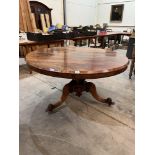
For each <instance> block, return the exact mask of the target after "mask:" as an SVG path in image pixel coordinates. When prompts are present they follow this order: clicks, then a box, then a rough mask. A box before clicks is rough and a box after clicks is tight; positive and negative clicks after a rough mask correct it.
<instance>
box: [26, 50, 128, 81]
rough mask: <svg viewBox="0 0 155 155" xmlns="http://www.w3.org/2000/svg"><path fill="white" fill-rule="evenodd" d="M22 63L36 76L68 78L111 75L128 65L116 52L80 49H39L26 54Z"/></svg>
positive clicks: (126, 60) (125, 59)
mask: <svg viewBox="0 0 155 155" xmlns="http://www.w3.org/2000/svg"><path fill="white" fill-rule="evenodd" d="M26 61H27V64H28V65H29V67H30V68H32V70H35V71H37V72H39V73H42V74H45V75H50V76H56V77H62V78H69V79H95V78H102V77H108V76H113V75H116V74H119V73H121V72H123V71H124V70H125V69H126V68H127V66H128V59H127V58H126V57H123V56H121V55H120V54H119V53H118V52H114V51H112V52H105V50H104V49H94V48H82V47H53V48H45V49H39V50H36V51H33V52H30V53H29V54H27V55H26Z"/></svg>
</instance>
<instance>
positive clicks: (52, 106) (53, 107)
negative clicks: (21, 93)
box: [46, 104, 55, 112]
mask: <svg viewBox="0 0 155 155" xmlns="http://www.w3.org/2000/svg"><path fill="white" fill-rule="evenodd" d="M54 109H55V106H54V105H53V104H49V105H48V107H47V109H46V112H52V111H53V110H54Z"/></svg>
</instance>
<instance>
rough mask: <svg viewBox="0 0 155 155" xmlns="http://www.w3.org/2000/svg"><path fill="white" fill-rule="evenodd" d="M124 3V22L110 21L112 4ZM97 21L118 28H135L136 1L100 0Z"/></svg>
mask: <svg viewBox="0 0 155 155" xmlns="http://www.w3.org/2000/svg"><path fill="white" fill-rule="evenodd" d="M115 4H124V10H123V18H122V22H119V23H116V22H111V21H110V13H111V5H115ZM97 8H98V9H97V21H96V22H97V23H99V24H101V25H102V24H103V23H108V25H109V26H110V27H111V28H113V29H115V30H116V29H117V30H121V29H126V28H133V27H134V26H135V1H134V0H98V5H97Z"/></svg>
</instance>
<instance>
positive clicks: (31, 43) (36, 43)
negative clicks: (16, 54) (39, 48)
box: [19, 39, 64, 46]
mask: <svg viewBox="0 0 155 155" xmlns="http://www.w3.org/2000/svg"><path fill="white" fill-rule="evenodd" d="M62 41H64V39H60V40H52V41H46V42H43V41H31V40H19V46H24V45H38V44H48V43H57V42H62Z"/></svg>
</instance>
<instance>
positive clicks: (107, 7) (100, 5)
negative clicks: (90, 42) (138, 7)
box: [35, 0, 135, 31]
mask: <svg viewBox="0 0 155 155" xmlns="http://www.w3.org/2000/svg"><path fill="white" fill-rule="evenodd" d="M35 1H39V2H42V3H44V4H45V5H47V6H48V7H49V8H52V9H53V10H52V22H53V24H54V25H55V24H57V23H62V24H63V23H64V20H63V0H35ZM114 4H124V11H123V19H122V22H121V23H112V22H110V13H111V5H114ZM66 17H67V18H66V22H67V24H68V25H69V26H79V25H83V26H85V25H95V24H101V25H102V24H103V23H108V25H109V26H112V27H110V28H112V29H113V30H119V31H120V30H124V29H127V28H130V27H131V28H132V27H134V26H135V0H66ZM113 26H115V27H113ZM116 26H117V27H116ZM121 26H126V27H121Z"/></svg>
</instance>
